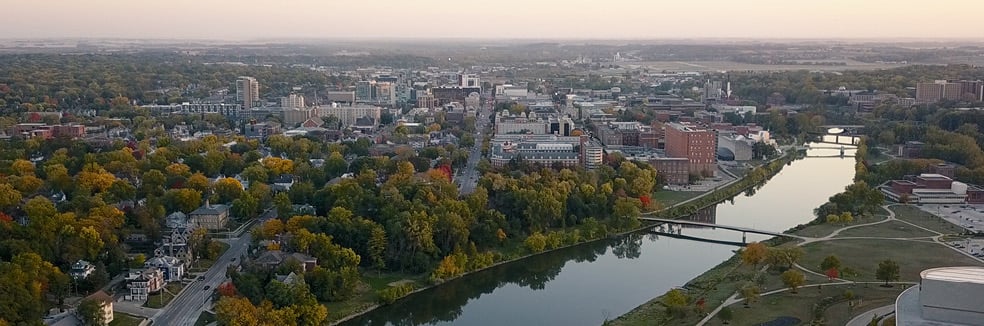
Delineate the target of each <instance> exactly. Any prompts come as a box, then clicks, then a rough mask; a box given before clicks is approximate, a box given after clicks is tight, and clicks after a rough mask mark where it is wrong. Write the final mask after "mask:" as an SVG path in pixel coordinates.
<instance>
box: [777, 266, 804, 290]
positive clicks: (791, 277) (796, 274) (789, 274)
mask: <svg viewBox="0 0 984 326" xmlns="http://www.w3.org/2000/svg"><path fill="white" fill-rule="evenodd" d="M804 282H806V276H804V275H803V273H802V272H800V271H799V270H796V269H789V270H787V271H785V272H783V273H782V283H783V284H786V286H788V287H790V288H791V289H792V292H793V293H796V289H797V288H799V287H800V286H802V285H803V283H804Z"/></svg>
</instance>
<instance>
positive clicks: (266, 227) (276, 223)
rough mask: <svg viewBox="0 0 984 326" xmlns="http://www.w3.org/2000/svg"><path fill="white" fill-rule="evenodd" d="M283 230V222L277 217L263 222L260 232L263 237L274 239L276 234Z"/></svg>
mask: <svg viewBox="0 0 984 326" xmlns="http://www.w3.org/2000/svg"><path fill="white" fill-rule="evenodd" d="M283 232H284V222H281V221H280V220H279V219H271V220H269V221H266V223H263V227H262V232H261V234H262V235H263V239H274V238H275V237H276V236H277V235H278V234H280V233H283Z"/></svg>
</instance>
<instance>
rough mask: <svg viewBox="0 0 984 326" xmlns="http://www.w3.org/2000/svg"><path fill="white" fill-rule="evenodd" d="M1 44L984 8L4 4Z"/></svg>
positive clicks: (850, 34) (399, 0) (886, 2)
mask: <svg viewBox="0 0 984 326" xmlns="http://www.w3.org/2000/svg"><path fill="white" fill-rule="evenodd" d="M2 2H5V3H4V4H3V5H2V6H0V8H3V11H4V12H3V15H2V16H3V20H2V25H0V26H2V27H0V28H2V30H3V32H2V33H0V38H49V37H122V38H174V39H237V40H246V39H255V38H339V37H344V38H437V37H455V38H461V37H466V38H622V39H626V38H634V39H660V38H718V37H742V38H897V37H906V38H930V37H944V38H984V19H982V18H981V15H982V13H984V0H937V1H932V0H919V1H911V0H695V1H687V0H671V1H666V0H488V1H473V0H277V1H258V0H3V1H2Z"/></svg>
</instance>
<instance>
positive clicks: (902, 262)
mask: <svg viewBox="0 0 984 326" xmlns="http://www.w3.org/2000/svg"><path fill="white" fill-rule="evenodd" d="M802 248H803V250H804V251H805V252H806V255H804V256H803V259H801V260H800V265H802V266H803V267H806V268H810V269H813V270H815V271H816V270H819V269H820V267H819V266H820V262H821V261H822V260H823V259H824V258H825V257H826V256H828V255H835V256H837V258H838V259H840V261H841V265H842V266H844V267H850V268H852V269H854V270H857V271H859V272H860V273H861V275H860V276H859V277H857V279H856V281H877V280H876V279H875V270H876V269H877V268H878V262H880V261H883V260H886V259H891V260H894V261H895V262H897V263H898V264H899V267H900V271H901V273H900V274H901V281H909V282H918V281H919V272H921V271H923V270H926V269H929V268H934V267H943V266H980V265H981V264H980V263H979V262H977V261H975V260H973V259H970V258H968V257H967V256H964V255H961V254H959V253H957V252H955V251H953V250H952V249H949V248H947V247H946V246H943V245H940V244H936V243H927V242H918V241H903V240H836V241H824V242H815V243H811V244H808V245H805V246H803V247H802ZM902 248H904V249H902Z"/></svg>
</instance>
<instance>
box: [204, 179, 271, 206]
mask: <svg viewBox="0 0 984 326" xmlns="http://www.w3.org/2000/svg"><path fill="white" fill-rule="evenodd" d="M264 181H266V180H265V179H264ZM214 188H215V195H216V196H218V197H219V202H220V203H228V202H231V201H233V200H236V199H239V197H240V196H242V195H243V184H242V183H239V180H236V179H233V178H222V179H219V180H216V181H215V185H214Z"/></svg>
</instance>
